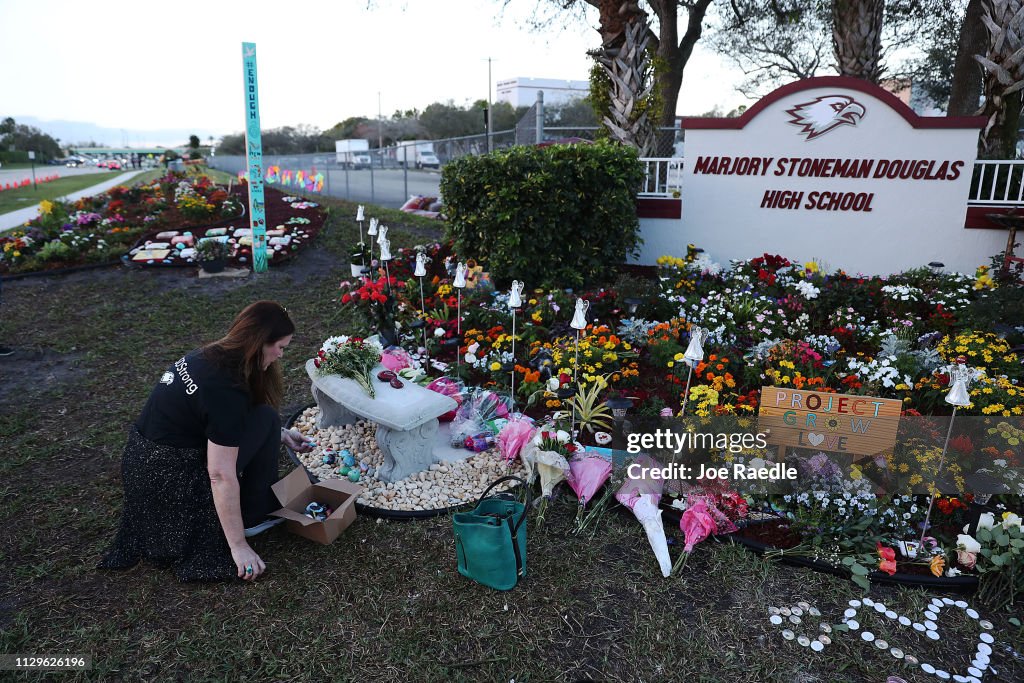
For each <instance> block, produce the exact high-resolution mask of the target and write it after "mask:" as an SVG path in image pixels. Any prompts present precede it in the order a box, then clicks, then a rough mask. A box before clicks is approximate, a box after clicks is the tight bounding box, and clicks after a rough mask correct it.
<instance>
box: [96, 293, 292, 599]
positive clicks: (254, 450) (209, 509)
mask: <svg viewBox="0 0 1024 683" xmlns="http://www.w3.org/2000/svg"><path fill="white" fill-rule="evenodd" d="M294 332H295V325H293V324H292V321H291V319H289V317H288V313H287V311H285V309H284V308H282V307H281V306H280V305H279V304H276V303H274V302H272V301H258V302H256V303H254V304H252V305H250V306H248V307H247V308H246V309H245V310H243V311H242V312H241V313H240V314H239V315H238V317H237V318H235V321H234V323H232V325H231V329H229V330H228V333H227V335H226V336H225V337H224V338H222V339H219V340H218V341H215V342H213V343H212V344H209V345H207V346H204V347H202V348H200V349H197V350H195V351H192V352H191V353H189V354H187V355H186V356H185V357H184V358H182V359H180V360H179V361H177V362H176V363H174V364H173V365H172V366H171V367H169V368H168V369H167V371H166V372H164V373H163V375H162V376H161V377H160V380H159V382H157V385H156V387H155V388H154V389H153V392H152V393H151V394H150V396H149V400H148V401H147V402H146V406H145V408H143V410H142V414H141V415H140V416H139V418H138V420H137V421H136V422H135V424H134V425H133V427H132V428H131V430H130V433H129V435H128V443H127V444H126V445H125V448H124V454H123V461H122V463H121V477H122V480H123V485H124V510H123V513H122V518H121V528H120V530H119V531H118V534H117V538H116V539H115V541H114V545H113V546H112V547H111V548H110V550H109V551H108V552H107V555H106V557H105V558H104V560H103V562H102V564H101V565H100V566H101V567H104V568H108V569H123V568H128V567H131V566H134V565H135V564H137V563H138V562H139V560H142V559H147V560H151V561H153V562H155V563H157V564H160V565H164V566H173V567H174V569H175V571H176V573H177V575H178V578H180V579H181V580H182V581H194V580H214V579H225V578H230V577H232V576H238V577H240V578H243V579H248V580H252V579H255V578H256V577H258V576H259V575H260V574H262V573H263V571H264V569H265V568H266V567H265V565H264V563H263V560H262V559H261V558H260V556H259V555H257V554H256V552H255V551H254V550H253V549H252V548H251V547H249V543H248V542H247V541H246V538H247V536H251V535H253V534H254V533H258V531H260V530H262V529H263V528H266V526H267V523H268V520H267V514H268V513H269V512H271V511H272V510H274V509H276V508H277V507H279V506H278V505H277V503H276V500H275V499H274V495H273V492H272V491H271V489H270V486H271V484H273V483H274V482H275V481H277V478H278V471H277V458H278V455H279V453H280V447H281V443H282V441H283V442H284V443H285V444H286V445H288V446H289V447H290V448H292V449H295V450H299V451H308V450H309V447H308V446H307V445H306V444H305V443H304V441H303V438H302V434H301V433H299V432H297V431H295V430H291V431H288V430H282V429H281V420H280V417H279V416H278V413H277V408H278V406H279V404H280V401H281V394H282V384H283V382H282V378H281V368H280V365H279V364H278V363H277V360H278V359H279V358H281V356H282V355H283V354H284V349H285V347H287V346H288V344H289V342H291V339H292V333H294Z"/></svg>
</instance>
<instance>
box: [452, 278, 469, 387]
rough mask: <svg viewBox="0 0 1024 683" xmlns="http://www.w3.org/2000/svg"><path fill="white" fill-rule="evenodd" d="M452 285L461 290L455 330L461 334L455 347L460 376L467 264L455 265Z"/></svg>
mask: <svg viewBox="0 0 1024 683" xmlns="http://www.w3.org/2000/svg"><path fill="white" fill-rule="evenodd" d="M452 287H454V288H455V289H457V290H459V296H458V308H456V321H455V330H456V333H457V334H458V335H459V344H458V346H456V347H455V374H456V376H458V375H459V373H460V371H461V369H462V290H463V289H464V288H465V287H466V264H465V263H462V262H461V261H459V263H458V265H456V266H455V279H454V280H452Z"/></svg>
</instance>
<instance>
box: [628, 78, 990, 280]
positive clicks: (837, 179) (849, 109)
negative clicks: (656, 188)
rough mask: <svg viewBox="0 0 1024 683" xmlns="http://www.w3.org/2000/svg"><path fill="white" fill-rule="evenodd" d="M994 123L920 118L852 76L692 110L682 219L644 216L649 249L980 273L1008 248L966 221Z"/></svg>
mask: <svg viewBox="0 0 1024 683" xmlns="http://www.w3.org/2000/svg"><path fill="white" fill-rule="evenodd" d="M983 123H984V120H983V119H982V118H978V117H974V118H946V117H921V116H918V115H917V114H915V113H914V112H913V111H912V110H911V109H910V108H909V107H907V106H906V105H904V104H903V103H902V102H901V101H900V100H899V99H897V98H896V97H895V96H894V95H892V94H891V93H889V92H888V91H886V90H883V89H882V88H879V87H878V86H876V85H873V84H871V83H868V82H867V81H862V80H858V79H852V78H842V77H826V78H810V79H805V80H802V81H798V82H796V83H791V84H789V85H786V86H783V87H782V88H779V89H778V90H776V91H774V92H773V93H771V94H769V95H767V96H766V97H764V98H763V99H762V100H760V101H759V102H758V103H757V104H755V105H754V106H753V107H751V108H750V109H749V110H748V111H747V112H745V113H744V115H743V116H741V117H739V118H733V119H694V118H688V119H683V128H684V129H685V130H686V159H685V163H684V168H683V176H682V183H681V185H682V187H681V190H682V207H681V218H680V219H679V222H678V223H677V224H676V225H675V226H674V229H665V226H662V228H661V229H656V230H650V229H649V228H648V226H646V225H645V226H644V229H643V238H644V240H645V241H646V242H647V245H646V246H645V248H644V257H643V258H642V259H641V260H642V261H643V262H646V261H648V260H650V257H651V255H652V254H653V253H654V252H657V253H658V254H659V255H660V254H663V253H669V254H678V253H682V252H683V251H684V250H685V245H686V243H688V242H692V243H694V244H696V245H697V246H700V247H702V248H704V249H705V251H706V252H708V253H709V255H710V256H711V257H712V258H713V259H714V260H715V261H718V262H719V263H723V264H724V263H727V262H728V260H729V259H734V258H737V259H747V258H752V257H754V256H760V255H761V254H762V253H765V252H767V253H777V254H782V255H785V256H789V257H793V258H798V259H801V260H804V261H810V260H812V259H817V260H819V261H821V262H823V263H824V264H826V265H827V266H829V267H830V268H843V269H845V270H847V271H848V272H858V271H860V272H865V273H890V272H896V271H899V270H903V269H906V268H911V267H919V266H923V265H925V264H927V263H929V262H930V261H941V262H943V263H945V264H946V266H947V267H949V268H955V269H959V270H965V271H969V272H973V271H974V268H975V267H977V266H978V265H980V264H983V263H987V262H988V259H989V257H990V256H992V255H993V254H994V253H996V252H997V251H999V250H1000V249H1001V248H1002V247H1001V245H999V242H1000V239H999V235H998V233H995V232H994V231H968V230H965V229H964V219H965V216H966V213H967V198H968V194H969V190H970V183H971V174H972V172H973V168H974V162H975V158H976V154H977V143H978V132H979V130H980V129H981V127H982V125H983ZM1002 241H1005V235H1003V236H1002ZM989 242H991V244H990V243H989Z"/></svg>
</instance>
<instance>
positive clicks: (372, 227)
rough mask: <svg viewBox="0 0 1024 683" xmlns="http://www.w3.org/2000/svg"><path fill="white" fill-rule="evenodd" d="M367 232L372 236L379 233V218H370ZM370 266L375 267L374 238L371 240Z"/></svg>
mask: <svg viewBox="0 0 1024 683" xmlns="http://www.w3.org/2000/svg"><path fill="white" fill-rule="evenodd" d="M366 234H367V235H369V236H370V237H374V236H376V234H377V219H376V218H371V219H370V227H369V228H367V229H366ZM369 265H370V267H371V268H373V240H370V263H369Z"/></svg>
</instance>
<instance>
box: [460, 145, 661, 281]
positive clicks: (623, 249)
mask: <svg viewBox="0 0 1024 683" xmlns="http://www.w3.org/2000/svg"><path fill="white" fill-rule="evenodd" d="M642 181H643V165H642V164H641V163H640V161H639V159H638V158H637V154H636V150H633V149H631V148H627V147H623V146H622V145H619V144H614V143H598V144H593V145H589V144H556V145H551V146H548V147H532V146H521V147H513V148H511V149H508V150H502V151H498V152H494V153H492V154H486V155H483V156H468V157H463V158H461V159H457V160H455V161H452V162H450V163H449V164H447V165H446V166H445V167H444V173H443V175H442V178H441V194H442V196H443V197H444V205H445V213H446V214H447V216H448V221H447V227H446V230H447V232H448V236H449V237H450V238H451V239H453V240H454V242H455V249H456V253H458V254H459V255H460V256H462V257H466V258H469V257H474V258H477V259H480V260H482V261H484V262H485V264H486V267H487V269H488V270H489V271H490V273H491V276H492V279H494V281H495V282H496V283H497V284H499V285H500V286H504V285H506V284H507V283H508V282H509V281H511V280H512V279H519V280H522V281H524V282H525V283H526V284H527V286H528V287H534V286H555V287H579V286H581V285H583V284H585V283H590V282H593V281H598V280H602V279H608V275H609V274H610V272H611V271H612V269H614V268H615V267H616V266H617V265H618V264H620V263H622V262H623V261H624V260H625V259H626V257H627V256H628V255H630V254H632V253H634V252H635V251H636V249H637V248H638V246H639V242H640V239H639V236H638V234H637V232H638V230H639V221H638V219H637V215H636V194H637V192H638V191H639V189H640V187H641V183H642Z"/></svg>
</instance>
